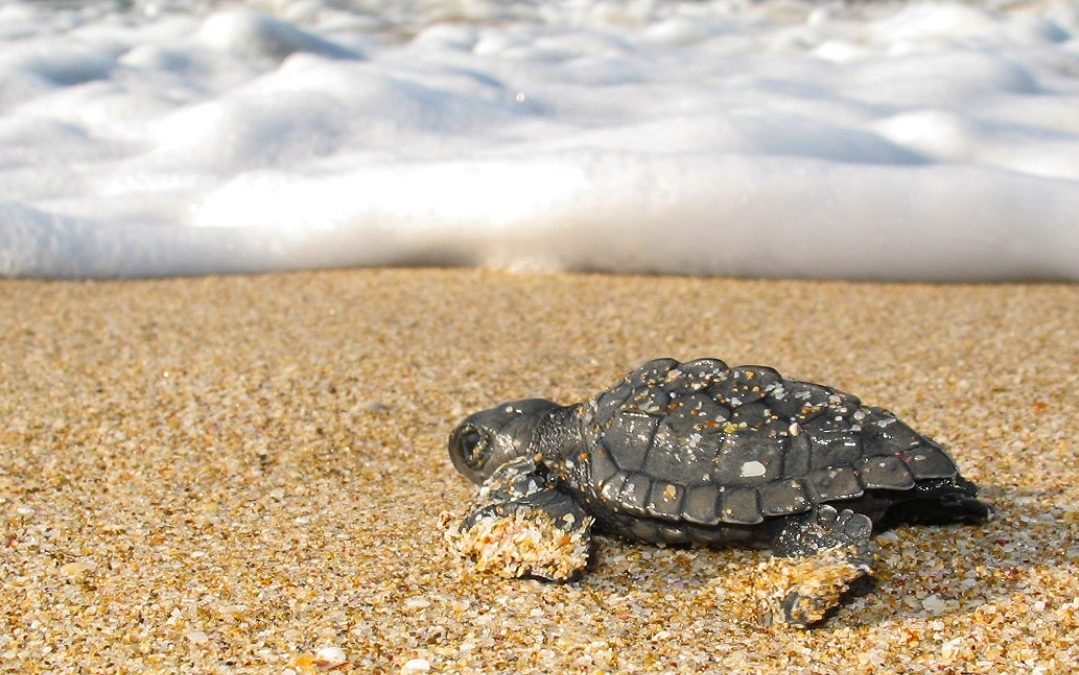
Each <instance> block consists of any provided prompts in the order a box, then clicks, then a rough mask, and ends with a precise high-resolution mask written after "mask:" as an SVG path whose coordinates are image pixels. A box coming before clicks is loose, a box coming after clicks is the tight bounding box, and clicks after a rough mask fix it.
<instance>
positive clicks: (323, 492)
mask: <svg viewBox="0 0 1079 675" xmlns="http://www.w3.org/2000/svg"><path fill="white" fill-rule="evenodd" d="M657 356H674V357H676V358H679V359H683V360H685V359H691V358H694V357H699V356H715V357H719V358H722V359H724V360H726V361H727V362H728V363H730V364H732V365H733V364H741V363H762V364H767V365H772V366H774V367H776V368H777V369H779V371H780V372H781V373H783V374H784V375H786V376H789V377H795V378H798V379H806V380H811V381H819V382H823V383H826V384H830V385H834V386H836V387H838V388H841V389H844V390H847V391H850V392H852V393H855V394H858V395H860V396H861V398H862V400H863V401H864V402H866V403H868V404H874V405H882V406H884V407H888V408H891V409H892V410H894V411H895V412H896V413H898V415H899V416H900V418H902V419H904V420H905V421H907V422H908V423H909V424H911V425H912V426H913V427H915V428H916V429H918V430H919V431H921V432H923V433H925V434H927V435H930V436H932V437H934V438H936V439H937V440H938V441H940V442H942V443H944V444H945V445H946V447H948V448H949V449H950V450H951V452H952V454H953V456H954V457H955V458H956V460H957V461H958V463H959V465H960V467H961V468H962V470H963V473H964V475H966V476H967V477H968V478H969V479H971V480H973V481H974V482H976V483H978V484H979V485H981V486H982V489H983V493H982V494H983V496H984V498H985V499H986V500H987V501H989V502H991V503H992V505H993V508H994V509H995V512H996V517H995V518H994V519H993V520H992V521H991V522H990V523H988V524H986V525H984V526H981V527H971V526H956V527H948V528H933V527H921V528H910V527H904V528H900V529H897V530H894V531H892V532H890V533H887V534H885V535H884V536H882V537H880V538H879V539H878V542H879V545H880V551H881V557H880V562H879V565H878V572H877V574H876V577H875V584H874V585H872V586H870V587H864V588H859V589H856V593H855V597H852V598H850V599H849V600H848V601H847V602H846V604H844V605H843V606H842V607H841V608H840V609H839V611H838V612H836V613H835V614H834V615H832V616H831V617H830V618H829V619H828V620H827V621H826V622H825V623H824V624H823V625H822V626H820V627H819V628H816V629H814V630H811V631H800V630H795V629H790V628H785V627H781V626H763V625H761V624H760V623H759V622H758V621H757V620H755V617H754V616H753V615H752V611H750V610H747V609H746V604H747V603H746V598H750V597H752V594H753V586H754V584H755V583H756V580H757V579H758V577H759V573H760V572H761V571H762V570H765V569H769V566H770V565H771V566H774V564H775V563H770V562H769V556H768V555H767V553H766V552H763V551H758V550H700V549H675V548H666V549H661V548H656V547H649V546H641V545H636V544H627V543H625V542H622V541H619V540H614V539H605V538H599V539H598V541H597V545H596V549H595V552H594V564H593V569H591V570H590V572H589V573H588V574H587V575H586V576H585V577H584V578H583V579H582V580H581V581H579V582H576V583H571V584H565V585H554V584H543V583H540V582H537V581H514V580H503V579H498V578H494V577H486V576H479V575H477V574H475V573H473V572H471V571H470V570H469V569H468V567H467V566H466V565H465V564H463V563H462V562H461V561H460V560H458V559H457V558H456V557H454V556H453V555H451V554H450V553H449V552H448V550H447V549H446V546H445V544H444V542H443V540H442V531H441V528H440V525H439V522H440V513H441V512H442V511H444V510H450V511H454V512H457V511H460V510H461V509H462V508H463V507H464V504H465V503H466V502H467V500H468V499H469V497H470V495H471V491H472V489H471V487H470V485H469V484H468V483H467V482H466V481H465V480H464V479H463V478H461V477H459V476H458V475H457V474H456V473H455V471H454V470H453V468H452V466H451V465H450V463H449V461H448V458H447V455H446V450H445V442H446V437H447V435H448V433H449V431H450V430H451V429H452V427H453V426H454V425H455V424H456V422H457V421H458V420H459V419H460V418H461V417H463V416H464V415H466V414H467V413H469V412H471V411H473V410H475V409H479V408H482V407H488V406H490V405H492V404H493V403H497V402H499V401H501V400H504V399H512V398H520V397H526V396H546V397H550V398H554V399H555V400H558V401H560V402H571V401H576V400H580V399H581V398H584V397H587V396H590V395H592V394H594V393H595V392H597V391H598V390H600V389H603V388H606V387H607V386H609V385H610V384H612V383H613V382H615V381H616V380H617V379H618V378H620V377H621V376H622V375H623V374H624V373H625V372H626V371H627V370H629V369H631V368H633V367H635V366H636V365H638V364H639V363H640V362H642V361H644V360H646V359H649V358H653V357H657ZM1077 371H1079V286H1074V285H985V286H929V285H885V284H848V283H812V282H774V281H728V280H707V279H680V278H652V277H613V276H588V275H525V274H506V273H497V272H481V271H472V270H464V271H454V270H449V271H446V270H360V271H331V272H317V273H302V274H291V275H275V276H260V277H233V278H205V279H179V280H165V281H123V282H105V283H45V282H33V281H4V282H0V599H2V607H0V670H3V671H12V672H37V671H45V670H53V671H57V672H153V671H159V672H180V671H188V672H199V673H206V672H272V673H281V672H285V671H286V670H288V669H291V670H293V671H295V672H315V671H317V670H318V668H319V667H320V666H322V667H328V666H331V665H333V664H334V660H333V659H334V657H335V652H332V651H322V652H320V651H319V650H320V649H322V648H325V647H336V648H339V649H340V650H341V651H342V652H343V654H344V657H345V658H346V659H347V663H345V664H343V665H341V666H340V667H339V670H341V671H344V672H399V671H402V670H404V671H406V672H422V671H423V670H424V669H429V670H430V671H431V672H483V673H486V672H529V671H531V672H556V671H557V670H559V669H569V670H570V671H571V672H597V671H599V672H631V671H647V672H662V671H671V672H696V671H699V672H709V671H711V672H726V671H736V672H789V671H791V670H795V671H800V672H820V673H830V672H837V671H840V672H865V671H872V670H877V671H888V672H939V673H950V672H974V673H980V672H986V673H989V672H1062V673H1063V672H1067V671H1069V670H1075V669H1077V668H1079V646H1077V640H1079V637H1077V636H1079V455H1077V447H1076V442H1075V440H1074V439H1075V425H1076V423H1077V412H1079V375H1077ZM336 655H337V656H339V655H340V654H339V653H337V654H336Z"/></svg>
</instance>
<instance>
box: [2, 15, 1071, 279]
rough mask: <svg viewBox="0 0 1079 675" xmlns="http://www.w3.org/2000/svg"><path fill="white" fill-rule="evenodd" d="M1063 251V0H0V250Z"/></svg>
mask: <svg viewBox="0 0 1079 675" xmlns="http://www.w3.org/2000/svg"><path fill="white" fill-rule="evenodd" d="M390 264H393V265H397V264H452V265H482V266H496V267H506V268H511V269H540V270H599V271H612V272H661V273H679V274H708V275H740V276H767V277H817V278H864V279H879V278H883V279H923V280H978V279H1030V278H1042V279H1066V280H1073V281H1074V280H1079V3H1075V2H1070V1H1068V0H1057V1H1051V0H1046V1H1036V0H1028V1H1026V2H1009V1H1006V0H1000V1H997V2H993V1H992V0H985V1H984V2H971V3H964V2H959V1H957V0H942V1H940V2H906V3H892V2H873V3H868V4H866V3H858V4H852V5H844V4H842V3H823V2H816V3H813V2H804V1H800V0H763V1H762V2H749V1H747V0H712V1H699V2H688V1H687V2H675V1H662V0H654V1H648V0H629V1H618V2H616V1H615V0H544V1H540V0H534V1H531V2H525V1H521V2H512V3H511V2H498V1H497V0H456V1H453V0H351V1H350V0H295V1H292V0H277V1H270V0H268V1H266V2H248V3H231V4H230V3H221V2H219V3H209V2H199V1H198V0H178V1H169V0H163V1H162V2H144V1H138V0H136V1H135V2H134V3H133V4H132V5H131V6H130V7H128V8H126V9H125V8H121V7H120V6H119V5H118V3H104V2H90V3H85V2H84V3H71V2H68V3H42V2H31V1H28V0H14V1H7V0H0V274H4V275H34V276H62V277H69V276H143V275H172V274H194V273H208V272H236V271H262V270H283V269H296V268H307V267H322V266H343V265H390Z"/></svg>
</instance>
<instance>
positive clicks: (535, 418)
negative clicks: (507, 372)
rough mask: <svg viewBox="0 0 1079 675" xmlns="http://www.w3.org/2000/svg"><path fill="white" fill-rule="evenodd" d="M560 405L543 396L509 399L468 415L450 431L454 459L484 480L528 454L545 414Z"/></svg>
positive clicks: (459, 466) (471, 477) (465, 470)
mask: <svg viewBox="0 0 1079 675" xmlns="http://www.w3.org/2000/svg"><path fill="white" fill-rule="evenodd" d="M558 407H560V406H559V405H558V404H557V403H553V402H551V401H548V400H545V399H542V398H526V399H522V400H520V401H509V402H507V403H503V404H502V405H499V406H495V407H494V408H491V409H490V410H482V411H480V412H478V413H474V414H472V415H469V416H468V417H466V418H465V420H464V421H463V422H461V423H460V424H458V425H457V428H456V429H454V430H453V433H452V434H450V459H451V460H452V461H453V465H454V466H455V467H457V470H458V471H460V472H461V473H462V474H464V476H465V477H466V478H468V479H469V480H471V481H472V482H473V483H477V484H478V483H483V481H485V480H487V478H488V477H489V476H490V475H491V474H492V473H494V470H495V469H497V468H498V467H500V466H502V465H503V464H505V463H506V462H509V461H512V460H514V459H517V458H519V457H526V456H528V453H529V452H530V448H531V446H532V435H533V433H535V431H536V427H538V426H539V423H540V421H541V420H542V419H543V416H544V414H545V413H547V412H548V411H550V410H551V409H552V408H558Z"/></svg>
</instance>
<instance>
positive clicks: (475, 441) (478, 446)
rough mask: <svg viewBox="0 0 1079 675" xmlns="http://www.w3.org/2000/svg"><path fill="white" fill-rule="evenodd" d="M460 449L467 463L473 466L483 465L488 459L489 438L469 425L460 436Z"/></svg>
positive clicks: (462, 457)
mask: <svg viewBox="0 0 1079 675" xmlns="http://www.w3.org/2000/svg"><path fill="white" fill-rule="evenodd" d="M457 447H458V450H459V452H460V453H461V459H463V460H464V461H465V464H467V465H469V466H473V467H480V466H483V463H484V461H485V460H486V459H487V439H485V438H484V437H483V434H481V433H480V432H479V431H477V430H476V429H475V428H474V427H469V428H467V429H465V430H464V432H463V433H462V434H461V436H460V437H459V441H458V446H457Z"/></svg>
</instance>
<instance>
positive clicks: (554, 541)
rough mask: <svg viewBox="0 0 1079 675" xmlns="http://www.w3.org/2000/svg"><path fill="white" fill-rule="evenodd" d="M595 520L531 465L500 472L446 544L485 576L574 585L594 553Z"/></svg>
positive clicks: (481, 491)
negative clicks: (536, 578)
mask: <svg viewBox="0 0 1079 675" xmlns="http://www.w3.org/2000/svg"><path fill="white" fill-rule="evenodd" d="M591 527H592V516H590V515H588V514H587V513H585V511H584V509H582V508H581V507H580V505H578V504H577V502H576V501H575V500H574V499H573V498H572V497H571V496H570V495H569V494H567V493H565V492H563V491H561V490H559V489H558V486H557V484H556V482H555V481H554V480H553V478H551V477H549V476H548V475H547V473H546V471H545V470H543V469H541V468H540V467H537V466H536V464H535V463H534V462H533V461H532V460H530V459H523V460H517V461H515V462H510V463H508V464H506V465H505V466H502V467H500V468H499V469H498V470H497V471H495V473H494V474H492V475H491V477H490V478H489V479H487V481H486V482H485V483H484V484H483V485H482V486H481V487H480V489H479V492H478V494H477V498H476V500H475V502H474V503H473V505H472V507H471V511H470V513H469V514H468V515H467V516H466V517H465V518H464V520H463V521H461V523H460V524H458V525H456V526H453V527H450V528H449V529H448V530H447V532H446V540H447V541H448V542H449V543H450V545H451V547H453V548H454V549H455V550H457V551H458V552H459V553H460V554H461V555H463V556H465V557H467V558H469V559H471V560H473V561H474V562H475V563H476V569H477V570H479V571H481V572H494V573H496V574H500V575H502V576H506V577H538V578H541V579H548V580H551V581H569V580H571V579H573V578H575V577H576V576H577V574H579V573H580V571H581V570H583V569H584V567H585V565H587V564H588V556H589V553H590V550H591V534H590V530H591Z"/></svg>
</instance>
